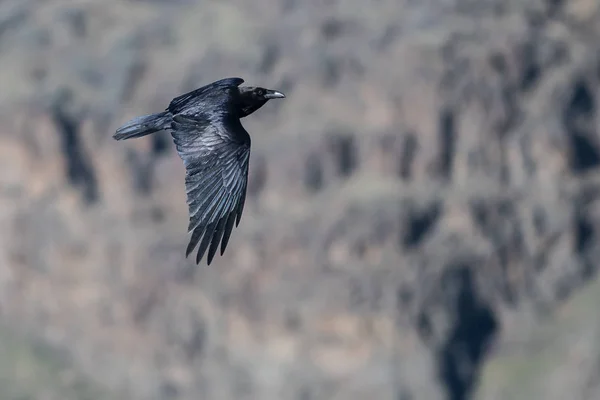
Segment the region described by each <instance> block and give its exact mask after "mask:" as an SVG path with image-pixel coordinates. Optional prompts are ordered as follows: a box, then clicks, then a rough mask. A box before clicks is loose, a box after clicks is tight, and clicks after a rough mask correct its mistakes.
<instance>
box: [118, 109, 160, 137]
mask: <svg viewBox="0 0 600 400" xmlns="http://www.w3.org/2000/svg"><path fill="white" fill-rule="evenodd" d="M170 126H171V114H170V113H169V112H168V111H163V112H161V113H157V114H151V115H143V116H141V117H136V118H134V119H132V120H130V121H127V122H126V123H125V124H124V125H123V126H121V127H120V128H119V129H117V131H116V132H115V133H114V135H113V138H114V139H116V140H125V139H131V138H136V137H142V136H146V135H149V134H151V133H154V132H158V131H161V130H163V129H168V128H169V127H170Z"/></svg>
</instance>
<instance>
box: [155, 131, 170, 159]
mask: <svg viewBox="0 0 600 400" xmlns="http://www.w3.org/2000/svg"><path fill="white" fill-rule="evenodd" d="M150 137H151V140H152V154H153V155H155V156H162V155H166V154H167V152H168V151H169V145H170V143H171V136H170V135H169V134H168V133H166V132H156V133H154V134H152V135H151V136H150Z"/></svg>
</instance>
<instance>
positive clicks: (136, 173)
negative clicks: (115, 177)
mask: <svg viewBox="0 0 600 400" xmlns="http://www.w3.org/2000/svg"><path fill="white" fill-rule="evenodd" d="M127 162H128V164H129V167H130V168H131V171H132V173H133V187H134V189H135V191H136V192H137V193H139V194H141V195H144V196H146V195H149V194H150V193H151V192H152V189H153V187H152V183H153V180H152V177H153V172H154V164H153V163H152V161H151V160H149V159H148V158H147V157H143V156H140V154H139V153H138V152H136V151H133V150H130V151H129V152H128V153H127Z"/></svg>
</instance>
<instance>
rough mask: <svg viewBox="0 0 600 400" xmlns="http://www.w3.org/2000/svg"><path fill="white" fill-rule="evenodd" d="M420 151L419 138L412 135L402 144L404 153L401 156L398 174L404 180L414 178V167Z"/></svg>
mask: <svg viewBox="0 0 600 400" xmlns="http://www.w3.org/2000/svg"><path fill="white" fill-rule="evenodd" d="M417 150H418V142H417V138H416V137H415V135H414V134H412V133H407V134H406V135H405V136H404V141H403V143H402V153H401V155H400V161H399V164H400V165H399V168H398V174H399V175H400V177H401V178H402V179H403V180H410V178H411V177H412V166H413V163H414V160H415V157H416V155H417V154H416V153H417Z"/></svg>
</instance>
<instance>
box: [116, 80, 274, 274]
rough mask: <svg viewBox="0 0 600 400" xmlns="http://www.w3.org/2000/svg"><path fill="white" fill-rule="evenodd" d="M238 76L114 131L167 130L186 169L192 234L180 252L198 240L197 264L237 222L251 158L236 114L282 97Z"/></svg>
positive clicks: (119, 134)
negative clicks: (245, 82) (245, 84)
mask: <svg viewBox="0 0 600 400" xmlns="http://www.w3.org/2000/svg"><path fill="white" fill-rule="evenodd" d="M243 82H244V80H243V79H242V78H225V79H221V80H218V81H216V82H213V83H211V84H208V85H206V86H203V87H201V88H199V89H196V90H193V91H191V92H189V93H186V94H183V95H181V96H179V97H176V98H174V99H173V100H172V101H171V103H170V104H169V107H167V108H166V109H165V111H163V112H160V113H157V114H152V115H145V116H141V117H137V118H134V119H132V120H130V121H129V122H127V123H125V124H124V125H123V126H121V127H120V128H119V129H117V131H116V132H115V134H114V135H113V138H115V139H116V140H124V139H130V138H136V137H141V136H146V135H148V134H151V133H154V132H158V131H161V130H168V131H170V133H171V136H172V137H173V142H174V143H175V147H176V149H177V153H179V157H181V159H182V160H183V163H184V165H185V169H186V176H185V188H186V192H187V204H188V207H189V214H190V222H189V226H188V233H190V232H191V233H192V237H191V239H190V242H189V244H188V246H187V250H186V254H185V256H186V257H187V256H189V254H190V253H191V252H192V251H193V250H194V248H196V246H197V245H198V243H200V247H199V249H198V253H197V255H196V264H198V263H200V260H201V259H202V256H203V255H204V253H205V252H206V250H207V249H208V258H207V264H208V265H210V263H211V262H212V259H213V257H214V255H215V253H216V251H217V248H218V247H219V243H220V244H221V255H223V253H224V252H225V248H226V247H227V242H228V241H229V237H230V235H231V231H232V230H233V224H234V222H235V226H236V227H237V226H238V224H239V223H240V218H241V216H242V211H243V209H244V201H245V199H246V187H247V182H248V163H249V159H250V135H248V132H247V131H246V130H245V129H244V127H243V126H242V124H241V121H240V118H244V117H246V116H248V115H250V114H252V113H253V112H255V111H256V110H258V109H259V108H261V107H262V106H263V105H264V104H265V103H266V102H267V101H269V100H271V99H279V98H284V97H285V95H284V94H283V93H281V92H278V91H276V90H271V89H265V88H262V87H251V86H240V85H241V84H242V83H243ZM201 238H202V242H200V239H201ZM209 245H210V247H209Z"/></svg>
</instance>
